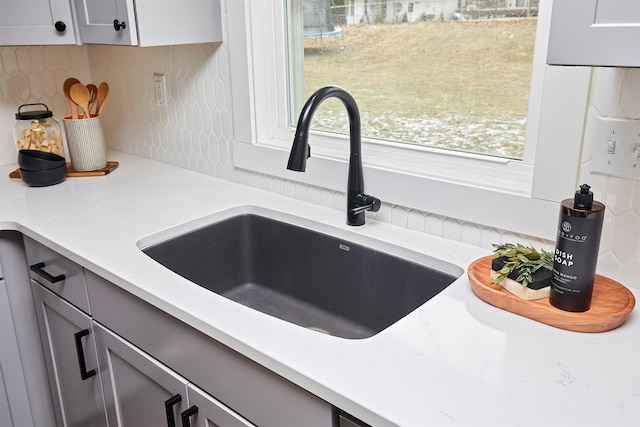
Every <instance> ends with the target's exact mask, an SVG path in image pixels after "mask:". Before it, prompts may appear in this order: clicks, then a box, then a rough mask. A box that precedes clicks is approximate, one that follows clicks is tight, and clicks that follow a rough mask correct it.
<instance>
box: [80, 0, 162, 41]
mask: <svg viewBox="0 0 640 427" xmlns="http://www.w3.org/2000/svg"><path fill="white" fill-rule="evenodd" d="M73 1H74V4H75V6H76V14H77V20H78V38H79V39H80V41H81V42H82V43H91V44H111V45H124V46H135V45H137V44H138V36H137V30H136V17H135V9H134V6H133V0H73ZM161 3H162V2H160V3H159V4H157V6H158V7H161Z"/></svg>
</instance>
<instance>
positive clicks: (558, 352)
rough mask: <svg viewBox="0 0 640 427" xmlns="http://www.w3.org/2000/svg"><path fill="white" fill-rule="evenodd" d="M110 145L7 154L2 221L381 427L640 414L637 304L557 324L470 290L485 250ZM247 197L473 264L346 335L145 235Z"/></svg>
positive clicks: (628, 419)
mask: <svg viewBox="0 0 640 427" xmlns="http://www.w3.org/2000/svg"><path fill="white" fill-rule="evenodd" d="M109 159H110V160H116V161H118V162H119V163H120V166H119V167H118V168H117V169H116V170H115V171H114V172H113V173H111V174H109V175H107V176H101V177H83V178H68V179H67V180H66V181H65V182H63V183H61V184H58V185H54V186H51V187H43V188H32V187H27V186H26V185H24V184H23V183H22V181H20V180H17V179H9V178H8V175H9V173H10V172H11V171H12V170H14V169H15V168H16V167H17V166H16V165H9V166H4V167H2V168H0V173H1V177H0V229H3V230H17V231H20V232H22V233H23V234H25V235H28V236H30V237H32V238H34V239H35V240H37V241H40V242H41V243H43V244H45V245H47V246H49V247H51V248H52V249H54V250H56V251H58V252H60V253H61V254H63V255H65V256H67V257H69V258H70V259H72V260H74V261H75V262H77V263H79V264H81V265H82V266H84V267H86V268H87V269H89V270H92V271H93V272H95V273H97V274H99V275H101V276H103V277H105V278H106V279H108V280H110V281H112V282H113V283H115V284H116V285H118V286H120V287H122V288H123V289H125V290H127V291H129V292H131V293H133V294H135V295H137V296H139V297H141V298H142V299H144V300H146V301H148V302H149V303H151V304H153V305H155V306H157V307H159V308H161V309H163V310H165V311H166V312H168V313H169V314H171V315H173V316H175V317H176V318H178V319H181V320H182V321H184V322H186V323H188V324H189V325H191V326H193V327H195V328H196V329H199V330H200V331H202V332H204V333H206V334H208V335H209V336H211V337H213V338H215V339H216V340H219V341H220V342H222V343H224V344H226V345H228V346H229V347H231V348H233V349H235V350H237V351H238V352H240V353H242V354H244V355H245V356H247V357H249V358H251V359H253V360H254V361H256V362H258V363H260V364H262V365H263V366H265V367H267V368H269V369H271V370H273V371H274V372H276V373H278V374H280V375H282V376H283V377H286V378H288V379H289V380H291V381H292V382H294V383H296V384H298V385H300V386H301V387H303V388H305V389H307V390H309V391H310V392H312V393H314V394H316V395H317V396H319V397H321V398H323V399H325V400H327V401H329V402H331V403H332V404H334V405H336V406H338V407H340V408H342V409H344V410H345V411H347V412H349V413H351V414H352V415H354V416H356V417H358V418H361V419H362V420H363V421H366V422H368V423H370V424H373V425H376V426H377V425H403V426H426V425H438V426H440V425H473V426H478V425H487V426H497V425H505V426H506V425H508V426H514V425H531V426H541V425H561V426H569V425H571V426H588V425H593V426H605V425H606V426H638V425H640V316H639V315H638V312H637V311H638V309H637V308H636V309H635V310H634V312H632V313H631V316H630V317H629V319H628V320H627V322H626V323H625V324H623V325H622V326H621V327H620V328H618V329H615V330H613V331H609V332H605V333H597V334H586V333H577V332H569V331H564V330H560V329H556V328H553V327H550V326H546V325H543V324H541V323H537V322H535V321H532V320H529V319H526V318H522V317H520V316H517V315H514V314H511V313H508V312H506V311H503V310H500V309H498V308H495V307H492V306H490V305H488V304H486V303H484V302H482V301H481V300H479V299H478V298H477V297H476V296H475V295H474V294H473V292H472V291H471V289H470V286H469V281H468V279H467V276H466V268H467V266H468V265H469V264H470V263H471V262H472V261H473V260H475V259H477V258H479V257H482V256H485V255H488V254H489V253H490V252H489V251H487V250H483V249H479V248H476V247H473V246H469V245H464V244H461V243H457V242H452V241H449V240H446V239H441V238H437V237H433V236H429V235H426V234H424V233H418V232H413V231H411V230H408V229H405V228H401V227H396V226H393V225H390V224H385V223H381V222H377V221H375V220H372V219H370V218H368V219H367V224H366V225H364V226H362V227H348V226H347V225H345V214H344V211H343V210H337V209H328V208H323V207H320V206H316V205H312V204H308V203H304V202H300V201H296V200H294V199H292V198H288V197H284V196H280V195H277V194H274V193H271V192H267V191H263V190H259V189H256V188H251V187H248V186H243V185H238V184H234V183H231V182H228V181H224V180H220V179H216V178H213V177H210V176H207V175H203V174H198V173H195V172H191V171H188V170H185V169H180V168H177V167H173V166H168V165H165V164H162V163H158V162H153V161H149V160H145V159H141V158H138V157H134V156H131V155H128V154H124V153H119V152H110V153H109ZM345 184H346V177H345ZM371 191H372V192H373V193H375V191H374V189H371ZM244 206H257V207H259V208H264V209H269V210H275V211H279V212H283V213H285V214H289V215H294V216H300V217H304V218H307V219H309V220H312V221H315V222H318V223H322V224H330V225H331V226H335V227H336V228H337V229H339V230H344V231H348V232H352V233H356V234H358V235H363V236H367V237H370V238H373V239H377V240H382V241H384V242H387V243H391V244H394V245H398V246H402V247H404V248H407V249H409V250H413V251H416V252H420V253H424V254H426V255H430V256H433V257H436V258H440V259H442V260H445V261H447V262H450V263H453V264H456V265H458V266H460V267H461V268H462V269H464V270H465V273H464V274H463V275H462V277H460V279H458V280H457V281H456V282H454V283H453V284H452V285H451V286H449V287H448V288H447V289H446V290H445V291H443V292H442V293H440V294H439V295H437V296H436V297H435V298H433V299H432V300H430V301H428V302H427V303H426V304H424V305H422V306H421V307H419V308H418V309H417V310H415V311H414V312H413V313H411V314H409V315H408V316H406V317H405V318H404V319H402V320H401V321H399V322H397V323H396V324H394V325H392V326H391V327H389V328H387V329H386V330H384V331H382V332H380V333H379V334H377V335H375V336H373V337H371V338H367V339H362V340H348V339H343V338H337V337H332V336H327V335H324V334H321V333H317V332H314V331H310V330H307V329H304V328H301V327H298V326H295V325H292V324H289V323H287V322H284V321H282V320H279V319H275V318H273V317H270V316H267V315H265V314H262V313H259V312H257V311H254V310H251V309H249V308H246V307H244V306H241V305H239V304H236V303H234V302H232V301H230V300H227V299H225V298H223V297H220V296H218V295H215V294H211V293H209V292H208V291H206V290H204V289H202V288H200V287H199V286H197V285H195V284H193V283H191V282H189V281H187V280H186V279H183V278H181V277H179V276H177V275H176V274H174V273H172V272H171V271H169V270H167V269H166V268H164V267H162V266H161V265H159V264H158V263H156V262H155V261H153V260H152V259H150V258H149V257H147V256H146V255H145V254H144V253H142V252H141V251H140V249H139V247H138V242H139V241H140V240H141V239H142V240H144V239H149V236H153V235H156V234H157V233H161V234H162V233H163V232H164V231H166V230H169V229H171V228H172V227H175V226H179V225H181V224H182V225H184V224H186V223H189V222H191V221H194V220H196V221H197V220H199V221H204V220H205V219H206V217H208V216H210V215H214V216H215V215H216V214H219V213H220V212H223V211H227V210H230V209H231V210H233V209H238V208H239V207H244ZM483 209H484V207H483ZM524 243H527V242H524ZM632 292H633V293H634V295H635V297H636V299H640V292H638V291H637V290H632Z"/></svg>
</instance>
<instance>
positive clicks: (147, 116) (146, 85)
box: [0, 44, 640, 288]
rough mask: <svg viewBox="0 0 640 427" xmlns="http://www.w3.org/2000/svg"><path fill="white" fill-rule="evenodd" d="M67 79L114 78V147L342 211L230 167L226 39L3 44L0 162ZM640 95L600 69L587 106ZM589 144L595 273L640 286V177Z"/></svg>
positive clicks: (510, 238) (495, 233)
mask: <svg viewBox="0 0 640 427" xmlns="http://www.w3.org/2000/svg"><path fill="white" fill-rule="evenodd" d="M158 72H160V73H164V74H165V75H166V77H167V85H168V89H169V106H168V107H157V106H155V105H153V95H152V94H153V90H152V89H153V85H152V84H153V78H152V76H153V73H158ZM68 76H76V77H78V78H80V79H81V80H82V81H84V82H86V83H88V82H89V81H93V82H95V83H99V82H101V81H108V82H109V84H110V85H111V88H112V93H111V97H110V99H109V102H108V104H107V107H106V109H105V112H104V115H103V117H104V119H103V120H104V125H105V133H106V138H107V144H108V145H109V147H110V148H112V149H116V150H120V151H125V152H129V153H133V154H137V155H140V156H142V157H147V158H151V159H155V160H159V161H162V162H165V163H169V164H174V165H177V166H180V167H183V168H187V169H191V170H194V171H198V172H202V173H206V174H209V175H212V176H217V177H220V178H223V179H228V180H231V181H236V182H240V183H244V184H247V185H250V186H254V187H258V188H262V189H264V190H267V191H272V192H275V193H280V194H284V195H288V196H291V197H295V198H297V199H302V200H306V201H309V202H311V203H317V204H322V205H326V206H330V207H335V208H336V209H343V208H344V205H345V203H344V194H342V193H339V192H334V191H330V190H327V189H322V188H317V187H312V186H307V185H303V184H300V183H296V182H292V181H285V180H282V179H279V178H274V177H270V176H266V175H259V174H254V173H250V172H247V171H242V170H235V169H234V168H233V167H232V163H231V156H232V153H231V141H232V138H233V135H232V116H231V109H232V105H231V86H230V79H231V78H232V76H231V75H230V71H229V68H228V51H227V50H226V46H225V45H224V44H221V45H218V44H215V45H214V44H205V45H186V46H170V47H153V48H127V47H111V46H91V47H86V46H81V47H79V46H70V47H19V48H10V47H5V48H0V129H2V131H1V133H0V164H11V163H15V156H16V151H15V148H14V142H13V141H12V137H11V132H10V131H11V127H12V126H13V123H14V115H15V112H16V111H17V108H18V106H19V105H20V104H22V103H26V102H44V103H45V104H47V105H49V107H51V108H52V109H53V111H54V113H55V115H56V116H57V117H58V118H60V119H61V118H62V117H63V116H64V115H66V114H68V106H67V104H66V101H65V100H64V97H63V95H62V83H63V81H64V79H65V78H66V77H68ZM639 93H640V70H638V69H632V70H623V69H597V70H594V79H593V84H592V88H591V94H590V99H591V101H590V108H591V109H593V110H595V111H597V112H598V113H599V114H601V115H611V116H616V117H627V118H639V117H640V97H639V96H638V94H639ZM558 96H563V94H561V93H559V94H558ZM585 113H586V112H585ZM587 128H588V126H587ZM590 141H591V140H590V135H588V134H587V135H585V138H584V141H583V159H584V162H583V163H584V164H583V169H582V172H581V177H580V182H587V183H589V184H590V185H592V186H593V190H594V192H595V194H596V198H597V199H599V200H602V201H604V202H605V203H606V204H607V208H608V212H607V215H606V219H605V229H604V232H603V239H602V244H601V251H600V253H601V256H600V260H599V264H598V272H599V273H600V274H604V275H607V276H609V277H612V278H614V279H616V280H619V281H621V282H622V283H624V284H626V285H629V286H634V287H638V288H640V181H631V180H625V179H620V178H610V177H602V176H595V175H591V174H590V173H589V172H588V167H587V166H588V161H589V152H590ZM0 179H8V178H6V177H0ZM345 182H346V178H345ZM205 196H206V197H215V195H205ZM571 196H572V195H571V194H568V195H567V197H571ZM376 219H378V220H381V221H385V222H389V223H393V224H396V225H398V226H400V227H407V228H411V229H416V230H419V231H423V232H426V233H430V234H434V235H439V236H443V237H446V238H450V239H454V240H457V241H462V242H466V243H470V244H473V245H478V246H483V247H486V248H490V247H491V243H495V242H516V241H517V242H523V243H528V242H533V243H534V245H536V246H540V245H542V244H545V245H553V242H542V241H540V240H539V239H537V238H536V237H535V236H523V235H519V234H518V233H517V232H514V231H509V230H498V229H493V228H487V227H483V226H480V225H478V224H473V223H470V222H464V221H459V220H456V219H455V218H446V217H440V216H436V215H433V214H430V213H429V212H422V211H416V210H411V209H408V208H404V207H402V206H391V205H384V206H383V209H381V211H380V212H379V213H378V214H376Z"/></svg>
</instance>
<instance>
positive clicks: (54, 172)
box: [20, 164, 67, 187]
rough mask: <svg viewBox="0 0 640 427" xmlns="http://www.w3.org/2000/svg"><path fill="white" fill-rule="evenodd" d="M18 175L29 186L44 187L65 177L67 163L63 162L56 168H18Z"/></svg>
mask: <svg viewBox="0 0 640 427" xmlns="http://www.w3.org/2000/svg"><path fill="white" fill-rule="evenodd" d="M20 177H21V178H22V181H24V183H25V184H27V185H30V186H31V187H46V186H47V185H53V184H58V183H60V182H62V181H64V180H65V178H66V177H67V165H66V164H64V165H60V166H58V167H57V168H53V169H45V170H40V171H30V170H25V169H20Z"/></svg>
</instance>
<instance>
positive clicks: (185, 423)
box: [181, 405, 198, 427]
mask: <svg viewBox="0 0 640 427" xmlns="http://www.w3.org/2000/svg"><path fill="white" fill-rule="evenodd" d="M197 413H198V407H197V406H196V405H193V406H192V407H191V408H189V409H187V410H185V411H184V412H183V413H182V414H181V417H182V427H191V420H189V418H191V417H192V416H194V415H195V414H197Z"/></svg>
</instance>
